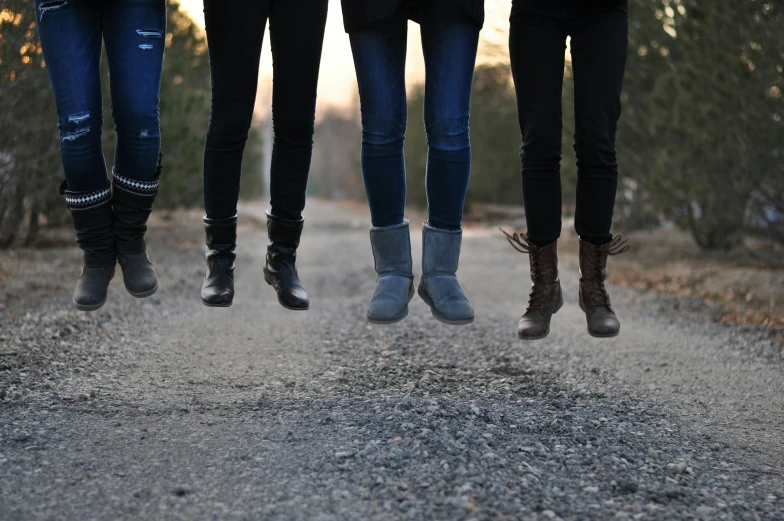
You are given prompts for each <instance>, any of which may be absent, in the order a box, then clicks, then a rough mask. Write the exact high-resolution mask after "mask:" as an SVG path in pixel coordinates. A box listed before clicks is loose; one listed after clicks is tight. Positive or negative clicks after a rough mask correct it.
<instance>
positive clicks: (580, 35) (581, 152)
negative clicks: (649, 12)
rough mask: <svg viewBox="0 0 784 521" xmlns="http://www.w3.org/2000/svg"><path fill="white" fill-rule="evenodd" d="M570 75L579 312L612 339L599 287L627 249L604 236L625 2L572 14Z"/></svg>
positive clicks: (613, 169)
mask: <svg viewBox="0 0 784 521" xmlns="http://www.w3.org/2000/svg"><path fill="white" fill-rule="evenodd" d="M570 32H571V35H572V68H573V70H574V90H575V93H574V99H575V104H574V112H575V136H574V137H575V145H574V149H575V152H576V154H577V208H576V211H575V219H574V221H575V229H576V230H577V234H578V235H579V236H580V292H579V303H580V307H581V308H582V309H583V310H584V311H585V315H586V320H587V325H588V332H589V333H590V334H591V335H593V336H598V337H612V336H616V335H617V334H618V333H619V331H620V327H621V325H620V322H619V321H618V317H617V316H616V315H615V311H614V310H613V308H612V305H611V304H610V297H609V295H608V293H607V289H606V287H605V285H604V280H605V277H606V274H607V270H606V267H607V257H608V256H610V255H616V254H618V253H622V252H624V251H626V249H628V247H627V246H625V242H624V241H622V240H621V238H620V236H619V237H616V238H615V239H614V240H613V238H612V234H611V233H610V226H611V224H612V214H613V207H614V205H615V193H616V189H617V185H618V164H617V161H616V156H615V131H616V128H617V122H618V118H619V117H620V114H621V86H622V84H623V74H624V69H625V66H626V47H627V45H628V15H627V6H626V2H620V3H618V4H616V5H614V6H612V7H585V8H581V9H577V10H576V11H575V13H574V21H573V24H572V28H571V30H570Z"/></svg>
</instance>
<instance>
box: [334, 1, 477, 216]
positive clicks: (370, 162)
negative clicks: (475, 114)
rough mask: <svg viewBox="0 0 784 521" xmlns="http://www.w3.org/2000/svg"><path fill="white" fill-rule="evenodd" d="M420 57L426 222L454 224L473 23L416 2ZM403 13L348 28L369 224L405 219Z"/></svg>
mask: <svg viewBox="0 0 784 521" xmlns="http://www.w3.org/2000/svg"><path fill="white" fill-rule="evenodd" d="M419 21H420V27H421V33H422V51H423V53H424V56H425V113H424V117H425V130H426V133H427V145H428V153H427V172H426V180H425V184H426V191H427V206H428V223H429V224H430V225H431V226H434V227H436V228H441V229H448V230H457V229H460V223H461V221H462V217H463V205H464V204H465V196H466V191H467V190H468V178H469V174H470V171H471V143H470V141H469V138H468V114H469V109H470V101H471V81H472V79H473V74H474V62H475V60H476V51H477V44H478V41H479V29H480V28H479V26H478V25H476V24H475V23H474V22H473V21H471V20H470V19H469V18H468V17H467V16H465V15H464V14H463V13H462V12H461V11H460V10H459V9H456V8H454V7H452V6H449V7H447V6H443V5H441V4H440V3H439V2H435V1H433V2H422V3H421V5H420V7H419ZM407 26H408V21H407V20H406V17H405V16H404V15H401V16H398V17H394V18H392V19H391V20H389V21H387V22H385V23H384V24H383V25H379V26H375V27H373V28H371V29H365V30H358V31H352V32H351V33H350V34H349V37H350V39H351V50H352V53H353V55H354V66H355V68H356V71H357V83H358V85H359V98H360V104H361V109H362V177H363V179H364V181H365V191H366V193H367V197H368V202H369V204H370V214H371V221H372V224H373V226H377V227H380V226H392V225H395V224H400V223H401V222H403V213H404V210H405V204H406V170H405V164H404V160H403V141H404V139H405V133H406V118H407V106H406V84H405V69H406V39H407V38H406V36H407V34H406V32H407Z"/></svg>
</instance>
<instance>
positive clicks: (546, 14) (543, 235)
mask: <svg viewBox="0 0 784 521" xmlns="http://www.w3.org/2000/svg"><path fill="white" fill-rule="evenodd" d="M510 25H511V29H510V34H509V54H510V58H511V62H512V75H513V78H514V84H515V92H516V94H517V110H518V117H519V120H520V131H521V134H522V139H523V146H522V154H521V158H522V184H523V203H524V205H525V218H526V222H527V224H528V232H527V234H526V235H524V236H518V235H517V234H514V235H513V236H509V237H508V238H509V242H510V243H511V244H512V246H514V247H515V248H516V249H517V250H518V251H520V252H522V253H526V254H528V256H529V264H530V268H531V280H532V281H533V287H532V289H531V294H530V297H529V301H528V306H527V308H526V310H525V313H524V314H523V316H522V318H521V319H520V322H519V323H518V325H517V335H518V337H519V338H521V339H526V340H534V339H538V338H543V337H545V336H547V335H548V334H549V333H550V320H551V318H552V315H553V313H555V312H557V311H558V310H559V309H560V307H561V306H562V305H563V297H562V294H561V284H560V281H559V279H558V253H557V239H558V237H559V236H560V235H561V176H560V161H561V131H562V124H561V90H562V85H563V74H564V52H565V48H566V28H565V24H564V23H563V20H562V13H561V9H560V7H558V6H552V5H549V6H548V5H546V4H545V3H543V2H537V3H536V4H532V3H528V2H523V1H515V2H513V4H512V15H511V17H510Z"/></svg>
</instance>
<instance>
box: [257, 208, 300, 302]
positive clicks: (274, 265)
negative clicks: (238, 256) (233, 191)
mask: <svg viewBox="0 0 784 521" xmlns="http://www.w3.org/2000/svg"><path fill="white" fill-rule="evenodd" d="M303 224H304V220H303V219H300V220H298V221H293V220H291V219H284V218H283V217H276V216H274V215H272V214H271V213H269V212H267V236H268V237H269V244H268V245H267V263H266V264H265V266H264V280H266V281H267V284H269V285H270V286H272V287H273V288H275V292H276V293H277V294H278V302H280V305H281V306H283V307H284V308H286V309H291V310H293V311H305V310H307V309H308V308H310V300H309V299H308V294H307V292H305V288H304V287H302V283H300V281H299V275H298V274H297V264H296V263H297V248H299V239H300V237H301V236H302V227H303Z"/></svg>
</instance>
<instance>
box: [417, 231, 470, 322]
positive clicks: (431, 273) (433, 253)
mask: <svg viewBox="0 0 784 521" xmlns="http://www.w3.org/2000/svg"><path fill="white" fill-rule="evenodd" d="M462 238H463V232H462V230H441V229H439V228H434V227H432V226H430V225H429V224H427V223H425V224H424V225H422V280H421V281H420V282H419V289H418V293H419V296H420V297H422V300H424V301H425V303H427V305H428V306H430V310H431V311H432V313H433V316H434V317H435V318H436V319H438V320H440V321H441V322H444V323H445V324H451V325H462V324H470V323H471V322H473V321H474V310H473V308H472V307H471V303H470V302H469V301H468V297H466V295H465V292H464V291H463V288H462V287H460V283H459V282H458V281H457V275H456V273H457V265H458V260H459V259H460V245H461V242H462Z"/></svg>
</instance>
